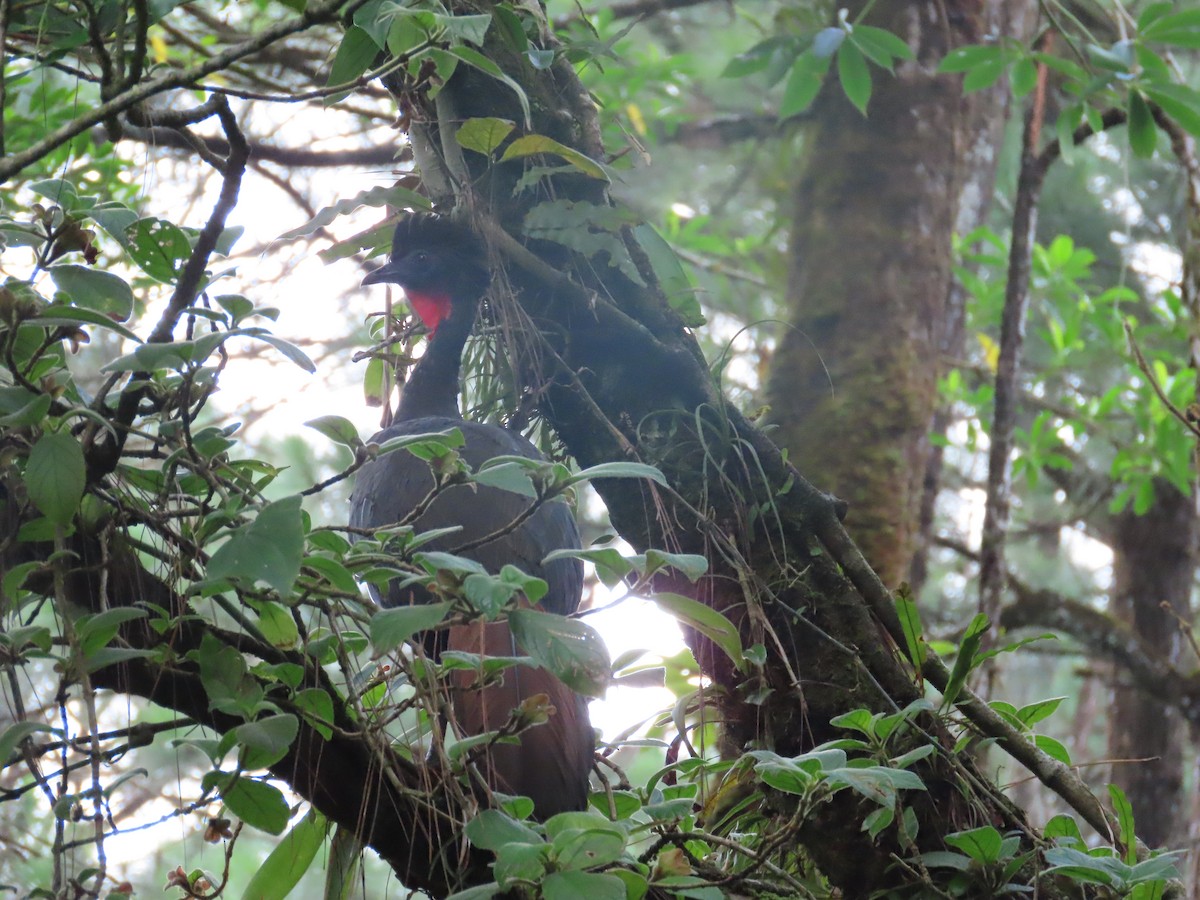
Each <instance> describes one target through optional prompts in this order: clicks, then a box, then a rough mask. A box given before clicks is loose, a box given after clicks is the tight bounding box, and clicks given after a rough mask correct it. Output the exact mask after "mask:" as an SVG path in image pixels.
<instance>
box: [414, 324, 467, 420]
mask: <svg viewBox="0 0 1200 900" xmlns="http://www.w3.org/2000/svg"><path fill="white" fill-rule="evenodd" d="M474 324H475V304H473V303H454V304H453V305H452V306H451V309H450V314H449V315H448V316H446V317H445V318H444V319H442V320H441V321H440V322H439V323H438V324H437V326H436V330H435V331H434V333H433V335H432V337H430V339H429V346H428V347H426V348H425V355H424V356H422V357H421V359H420V361H419V362H418V363H417V365H416V366H415V367H414V368H413V370H412V372H411V373H410V374H409V376H408V383H407V384H406V385H405V386H404V390H403V392H402V393H401V395H400V408H399V409H398V410H397V411H396V420H397V421H403V420H406V419H423V418H425V417H427V416H444V417H449V418H460V417H461V413H460V412H459V410H458V373H459V369H460V367H461V363H462V353H463V347H464V346H465V345H466V343H467V337H468V336H469V335H470V333H471V326H472V325H474Z"/></svg>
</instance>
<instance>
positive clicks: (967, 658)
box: [942, 613, 991, 709]
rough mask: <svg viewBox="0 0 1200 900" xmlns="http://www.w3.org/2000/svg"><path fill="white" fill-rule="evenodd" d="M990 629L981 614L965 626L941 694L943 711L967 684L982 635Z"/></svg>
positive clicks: (988, 622)
mask: <svg viewBox="0 0 1200 900" xmlns="http://www.w3.org/2000/svg"><path fill="white" fill-rule="evenodd" d="M990 627H991V622H990V621H989V620H988V617H987V616H985V615H984V614H983V613H977V614H976V615H975V618H973V619H972V620H971V624H970V625H968V626H967V631H966V634H964V635H963V639H962V643H960V644H959V646H958V655H957V656H956V657H955V658H954V668H953V669H951V671H950V678H949V679H948V681H947V683H946V689H945V690H944V691H943V692H942V707H943V709H949V708H950V707H951V706H952V705H953V704H954V701H955V700H957V699H958V695H959V693H960V692H961V691H962V689H963V685H965V684H966V683H967V676H968V675H969V674H970V673H971V670H972V669H974V668H975V666H976V665H978V661H977V660H976V658H975V655H976V654H977V653H978V652H979V647H980V645H981V644H982V643H983V633H984V632H985V631H987V630H988V628H990Z"/></svg>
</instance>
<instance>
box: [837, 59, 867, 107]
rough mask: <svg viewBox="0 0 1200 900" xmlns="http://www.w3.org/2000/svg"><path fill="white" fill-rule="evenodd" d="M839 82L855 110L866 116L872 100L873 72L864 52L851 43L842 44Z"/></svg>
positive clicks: (838, 67)
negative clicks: (868, 66) (868, 65)
mask: <svg viewBox="0 0 1200 900" xmlns="http://www.w3.org/2000/svg"><path fill="white" fill-rule="evenodd" d="M837 70H838V80H839V81H840V82H841V83H842V90H843V91H845V92H846V96H847V97H848V98H849V99H850V102H851V103H853V104H854V106H855V108H856V109H857V110H858V111H859V112H860V113H862V114H863V115H864V116H865V115H866V114H867V103H868V102H869V101H870V99H871V72H870V70H869V69H868V68H867V61H866V60H865V59H864V58H863V55H862V51H861V50H859V49H858V48H857V47H856V46H854V44H853V43H851V42H850V41H847V42H845V43H844V44H842V46H841V48H840V49H839V50H838V54H837Z"/></svg>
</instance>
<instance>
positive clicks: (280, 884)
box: [242, 808, 329, 900]
mask: <svg viewBox="0 0 1200 900" xmlns="http://www.w3.org/2000/svg"><path fill="white" fill-rule="evenodd" d="M328 830H329V822H328V820H326V818H325V817H324V816H323V815H321V813H319V812H317V810H316V809H315V808H310V809H309V811H308V813H307V814H306V815H305V816H304V818H303V819H301V820H300V821H299V822H297V823H296V824H295V826H293V828H292V830H291V831H289V832H288V833H287V834H286V835H284V837H283V839H282V840H280V841H279V843H278V844H276V845H275V848H274V849H273V850H272V851H271V852H270V853H269V854H268V855H267V858H266V859H265V860H263V863H262V865H261V866H259V867H258V871H257V872H255V873H254V875H253V876H252V877H251V879H250V880H249V881H248V882H246V889H245V890H244V891H242V900H284V898H285V897H287V895H288V894H290V893H291V891H292V888H294V887H295V886H296V885H297V884H299V883H300V879H301V878H302V877H303V876H304V873H305V872H307V871H308V869H309V867H310V866H311V865H312V861H313V860H314V859H315V858H316V856H317V851H318V850H320V849H321V845H322V844H324V843H325V835H326V833H327V832H328Z"/></svg>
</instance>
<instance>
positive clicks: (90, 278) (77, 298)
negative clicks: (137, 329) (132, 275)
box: [49, 264, 133, 320]
mask: <svg viewBox="0 0 1200 900" xmlns="http://www.w3.org/2000/svg"><path fill="white" fill-rule="evenodd" d="M49 273H50V277H51V278H53V279H54V284H55V287H57V288H58V289H59V290H60V291H62V292H63V293H65V294H68V295H70V297H71V300H72V302H73V303H75V304H76V305H77V306H82V307H84V308H85V309H91V310H95V311H96V312H98V313H105V314H111V315H114V316H116V317H117V318H119V319H121V320H125V319H128V318H129V316H130V314H131V313H132V312H133V291H132V290H131V289H130V287H129V285H128V284H126V283H125V281H124V279H121V278H118V277H117V276H116V275H113V274H112V273H111V272H104V271H101V270H100V269H93V268H90V267H88V266H76V265H66V264H60V265H57V266H51V267H50V269H49Z"/></svg>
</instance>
